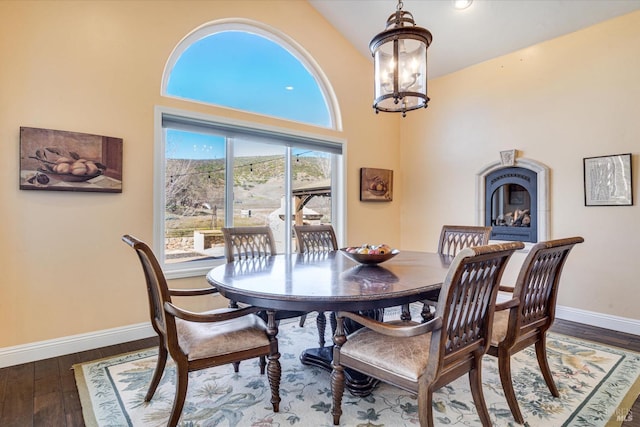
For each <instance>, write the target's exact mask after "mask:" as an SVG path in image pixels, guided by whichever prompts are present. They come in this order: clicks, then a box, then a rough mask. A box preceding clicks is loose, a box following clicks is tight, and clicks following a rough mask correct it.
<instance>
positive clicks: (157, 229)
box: [153, 106, 346, 279]
mask: <svg viewBox="0 0 640 427" xmlns="http://www.w3.org/2000/svg"><path fill="white" fill-rule="evenodd" d="M167 119H169V121H171V120H176V121H184V122H185V123H193V124H194V125H196V124H197V125H202V126H209V127H211V128H213V129H224V130H226V131H231V132H233V131H234V130H235V131H238V132H240V133H243V134H252V135H255V136H257V137H258V138H259V137H260V136H262V137H269V138H276V139H282V140H284V141H286V143H283V144H282V145H283V146H285V147H286V156H285V193H286V195H287V197H285V209H287V211H288V212H291V211H292V206H291V205H292V204H291V198H292V188H291V187H292V185H291V169H292V168H291V161H292V145H295V146H296V147H299V146H308V147H310V148H315V149H320V150H321V151H330V149H333V150H334V151H335V152H334V154H337V152H339V155H334V156H332V168H331V197H332V204H331V210H332V212H331V220H332V225H333V226H334V228H335V230H336V237H337V239H338V242H339V244H341V243H342V242H343V241H344V236H345V225H346V221H345V218H346V185H345V182H344V180H345V174H344V170H345V165H346V141H345V140H343V139H341V138H334V137H329V136H326V135H319V134H314V133H309V132H302V131H298V130H292V129H287V128H282V127H276V126H269V125H263V124H258V123H254V122H247V121H241V120H235V119H230V118H226V117H221V116H214V115H208V114H204V113H198V112H193V111H187V110H179V109H175V108H169V107H164V106H156V107H155V111H154V139H155V144H154V146H155V152H154V173H153V182H154V191H153V193H154V194H153V248H154V252H155V253H156V257H157V258H158V261H159V262H160V265H161V267H162V269H163V271H164V273H165V276H166V277H167V278H168V279H177V278H184V277H194V276H203V275H206V273H207V272H208V271H209V270H210V269H211V268H213V267H214V266H216V265H220V264H222V263H224V262H225V261H224V260H199V261H192V262H189V263H175V264H174V263H171V264H166V263H165V219H166V218H165V213H166V210H165V208H166V206H165V205H166V199H165V195H166V194H165V179H166V174H165V172H166V162H165V155H166V146H165V136H164V129H165V126H164V124H163V123H164V121H165V120H167ZM322 148H324V150H322ZM230 159H231V160H232V159H233V156H232V152H231V153H230V152H227V165H228V162H229V161H230ZM229 173H230V172H229V169H228V168H227V179H226V182H225V186H226V190H225V194H227V197H226V198H225V212H228V211H227V209H233V205H232V204H230V203H228V201H229V200H232V198H231V197H229V196H231V195H232V194H233V180H232V179H229V175H228V174H229ZM229 206H230V208H229ZM227 218H232V216H229V215H225V220H226V219H227ZM291 229H292V226H291V224H290V223H288V222H285V233H288V234H287V235H291ZM291 252H292V248H291V243H290V242H289V241H288V240H287V241H286V245H285V253H291ZM183 264H188V265H183Z"/></svg>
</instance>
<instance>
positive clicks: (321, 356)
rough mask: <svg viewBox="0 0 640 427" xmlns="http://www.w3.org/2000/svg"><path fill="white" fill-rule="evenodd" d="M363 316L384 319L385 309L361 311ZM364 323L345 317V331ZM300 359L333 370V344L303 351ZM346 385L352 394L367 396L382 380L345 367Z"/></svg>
mask: <svg viewBox="0 0 640 427" xmlns="http://www.w3.org/2000/svg"><path fill="white" fill-rule="evenodd" d="M359 313H360V314H361V315H363V316H368V317H370V318H372V319H374V320H378V321H382V320H383V318H384V309H373V310H366V311H360V312H359ZM331 320H332V322H331V323H332V325H331V326H332V331H335V325H334V323H335V317H334V315H333V313H332V319H331ZM361 327H362V325H360V324H358V323H356V322H353V321H352V320H351V319H345V323H344V328H345V332H346V333H347V335H348V334H350V333H351V332H354V331H356V330H357V329H360V328H361ZM300 361H301V362H302V364H303V365H311V366H316V367H318V368H320V369H323V370H325V371H327V372H331V371H332V370H333V368H332V367H331V362H332V361H333V346H332V345H330V346H327V347H320V348H309V349H306V350H305V351H303V352H302V354H301V355H300ZM344 378H345V381H344V382H345V387H346V389H347V390H349V392H351V394H353V395H354V396H358V397H365V396H368V395H370V394H371V392H372V391H373V389H374V388H375V387H376V386H377V385H378V383H380V380H378V379H376V378H372V377H370V376H368V375H365V374H362V373H360V372H358V371H354V370H353V369H350V368H345V369H344Z"/></svg>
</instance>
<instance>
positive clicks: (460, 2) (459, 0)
mask: <svg viewBox="0 0 640 427" xmlns="http://www.w3.org/2000/svg"><path fill="white" fill-rule="evenodd" d="M471 3H473V0H453V7H454V8H456V9H458V10H462V9H466V8H468V7H469V6H471Z"/></svg>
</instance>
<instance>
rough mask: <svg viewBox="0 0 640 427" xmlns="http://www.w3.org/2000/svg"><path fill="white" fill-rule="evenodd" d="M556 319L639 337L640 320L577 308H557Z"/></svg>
mask: <svg viewBox="0 0 640 427" xmlns="http://www.w3.org/2000/svg"><path fill="white" fill-rule="evenodd" d="M556 318H558V319H563V320H570V321H572V322H578V323H584V324H585V325H591V326H597V327H599V328H604V329H611V330H614V331H619V332H625V333H627V334H633V335H640V320H638V319H629V318H627V317H620V316H614V315H612V314H602V313H596V312H595V311H587V310H580V309H579V308H572V307H565V306H557V307H556Z"/></svg>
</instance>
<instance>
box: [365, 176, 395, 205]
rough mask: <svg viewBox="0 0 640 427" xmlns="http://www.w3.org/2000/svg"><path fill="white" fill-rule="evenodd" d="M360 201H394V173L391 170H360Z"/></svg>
mask: <svg viewBox="0 0 640 427" xmlns="http://www.w3.org/2000/svg"><path fill="white" fill-rule="evenodd" d="M360 200H361V201H363V202H390V201H392V200H393V171H392V170H390V169H375V168H360Z"/></svg>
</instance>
